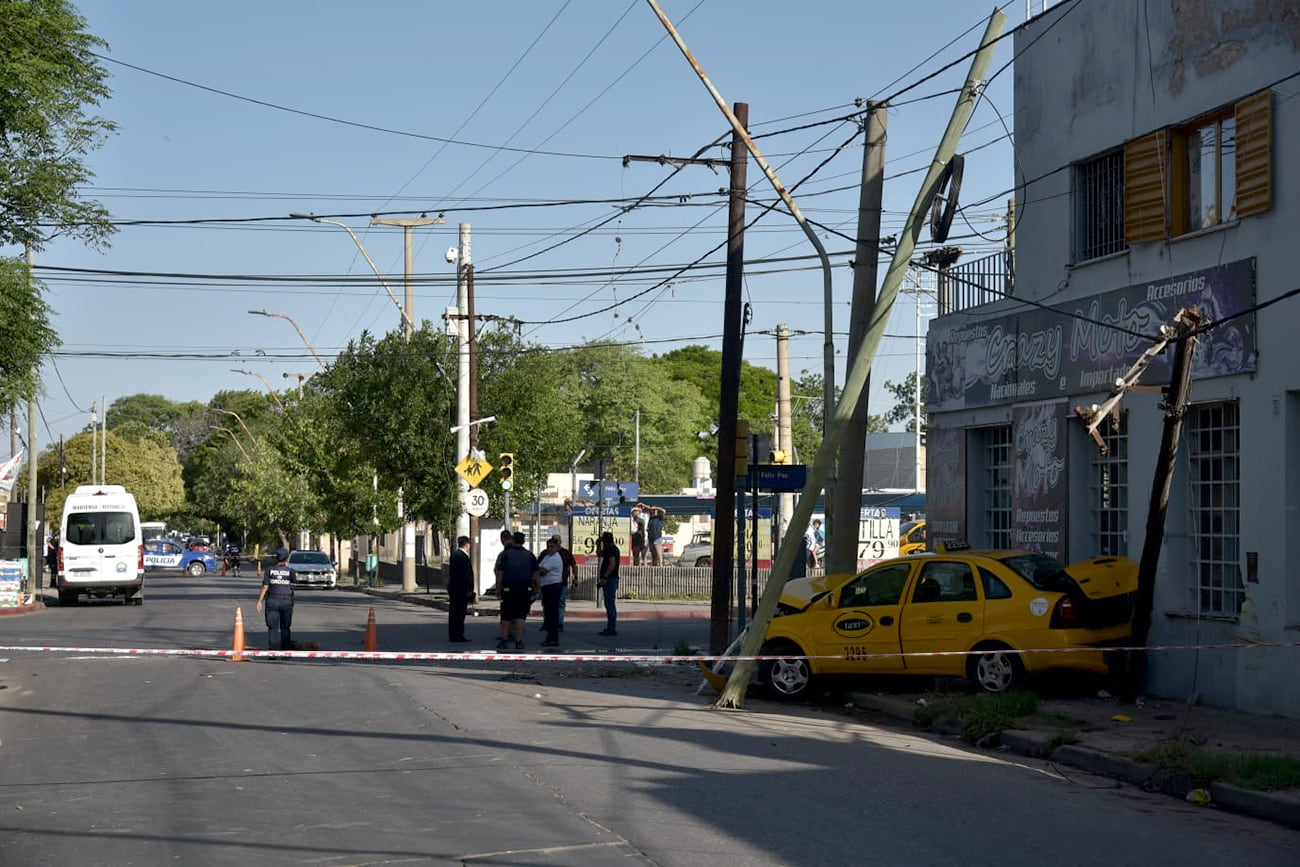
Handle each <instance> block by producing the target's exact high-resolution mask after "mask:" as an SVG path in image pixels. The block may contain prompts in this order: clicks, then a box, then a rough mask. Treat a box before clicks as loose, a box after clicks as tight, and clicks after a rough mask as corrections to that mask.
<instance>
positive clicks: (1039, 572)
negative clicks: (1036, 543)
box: [1002, 554, 1074, 593]
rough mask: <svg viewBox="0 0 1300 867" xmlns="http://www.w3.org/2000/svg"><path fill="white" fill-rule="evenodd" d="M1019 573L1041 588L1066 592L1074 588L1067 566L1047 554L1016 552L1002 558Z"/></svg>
mask: <svg viewBox="0 0 1300 867" xmlns="http://www.w3.org/2000/svg"><path fill="white" fill-rule="evenodd" d="M1002 562H1003V563H1005V564H1007V565H1008V566H1010V567H1011V568H1012V569H1013V570H1014V571H1015V573H1016V574H1017V575H1019V576H1020V577H1021V578H1024V579H1025V580H1026V581H1028V582H1029V583H1030V584H1032V585H1034V586H1035V587H1037V588H1038V589H1039V590H1046V591H1048V592H1054V593H1065V592H1067V591H1069V590H1072V589H1074V582H1073V581H1072V580H1070V576H1069V575H1066V574H1065V567H1064V566H1062V565H1061V563H1060V561H1058V560H1057V559H1056V558H1054V557H1049V556H1047V555H1046V554H1015V555H1012V556H1010V557H1004V558H1002Z"/></svg>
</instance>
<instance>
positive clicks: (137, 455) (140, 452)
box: [37, 427, 185, 525]
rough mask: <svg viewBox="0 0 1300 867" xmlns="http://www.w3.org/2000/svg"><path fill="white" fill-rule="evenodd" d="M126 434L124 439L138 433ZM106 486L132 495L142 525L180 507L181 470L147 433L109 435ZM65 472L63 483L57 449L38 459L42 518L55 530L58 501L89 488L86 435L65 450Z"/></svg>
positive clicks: (169, 452)
mask: <svg viewBox="0 0 1300 867" xmlns="http://www.w3.org/2000/svg"><path fill="white" fill-rule="evenodd" d="M140 430H141V429H140V428H138V427H137V428H134V429H131V428H129V429H128V431H127V433H128V434H131V433H136V432H140ZM106 451H107V462H108V471H107V473H105V478H106V479H107V481H108V484H110V485H122V486H123V487H125V488H126V489H127V490H128V491H130V492H131V493H132V494H134V495H135V499H136V504H137V505H138V506H139V508H140V517H141V519H142V520H145V521H149V520H156V519H159V518H166V517H168V516H170V515H172V514H173V513H175V512H176V511H178V510H179V509H181V508H182V507H183V505H184V502H185V486H184V483H183V482H182V480H181V465H180V462H179V461H177V460H176V452H175V451H173V450H172V447H171V445H169V444H168V443H166V442H160V441H159V440H158V439H157V438H156V437H153V436H150V435H148V434H147V433H145V435H143V436H141V437H140V438H139V439H132V438H130V437H129V436H119V435H118V434H117V432H115V431H111V430H110V431H109V432H108V440H107V444H106ZM64 457H65V461H66V466H67V477H66V481H65V482H63V483H62V484H61V483H60V479H59V469H60V465H59V447H58V445H57V444H55V445H54V446H53V447H52V448H49V449H46V450H45V452H43V453H42V454H41V457H40V460H39V462H38V464H37V477H38V481H39V484H40V485H41V486H42V487H43V488H44V489H45V490H46V495H45V496H46V500H45V502H46V514H47V520H49V522H50V524H51V525H56V524H57V523H59V521H60V520H61V517H62V514H63V501H64V500H65V499H66V498H67V495H68V494H69V493H71V492H72V491H73V490H74V489H75V488H76V487H77V486H78V485H89V484H91V467H92V463H93V461H92V454H91V435H90V434H78V435H77V436H75V437H73V438H72V439H70V440H68V441H67V442H66V443H65V444H64Z"/></svg>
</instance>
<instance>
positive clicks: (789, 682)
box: [758, 641, 813, 701]
mask: <svg viewBox="0 0 1300 867" xmlns="http://www.w3.org/2000/svg"><path fill="white" fill-rule="evenodd" d="M762 654H763V656H773V657H781V655H782V654H791V656H788V657H782V658H779V659H764V660H763V661H762V662H761V663H759V666H758V676H759V680H761V681H762V683H763V686H764V688H765V689H767V692H768V694H769V695H771V696H772V697H773V698H776V699H779V700H781V701H799V700H800V699H804V698H807V697H808V691H809V689H810V688H811V687H812V679H813V676H812V669H811V667H809V665H808V660H807V659H805V658H803V656H802V654H803V651H802V650H800V649H799V647H798V646H797V645H795V644H794V643H793V642H789V641H776V642H773V643H771V644H768V645H766V646H764V647H763V650H762Z"/></svg>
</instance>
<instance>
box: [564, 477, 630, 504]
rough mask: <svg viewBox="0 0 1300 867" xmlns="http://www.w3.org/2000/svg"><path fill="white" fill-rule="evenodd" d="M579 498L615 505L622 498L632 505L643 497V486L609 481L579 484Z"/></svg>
mask: <svg viewBox="0 0 1300 867" xmlns="http://www.w3.org/2000/svg"><path fill="white" fill-rule="evenodd" d="M578 496H579V497H581V498H582V499H584V500H600V499H604V500H606V501H610V500H612V501H614V502H615V503H617V502H618V498H619V497H622V498H623V499H625V500H627V501H628V502H629V503H631V502H633V501H635V500H636V499H637V498H638V497H640V496H641V486H640V485H638V484H637V483H636V482H613V481H610V480H609V479H606V480H605V481H603V482H600V481H591V482H579V483H578Z"/></svg>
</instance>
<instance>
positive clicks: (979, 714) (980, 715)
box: [912, 689, 1039, 744]
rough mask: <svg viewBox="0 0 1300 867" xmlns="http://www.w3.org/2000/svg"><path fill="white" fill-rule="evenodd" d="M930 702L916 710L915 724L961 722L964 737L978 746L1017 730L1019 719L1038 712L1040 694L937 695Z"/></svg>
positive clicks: (1020, 692)
mask: <svg viewBox="0 0 1300 867" xmlns="http://www.w3.org/2000/svg"><path fill="white" fill-rule="evenodd" d="M926 702H927V703H926V704H925V705H923V706H921V707H918V708H917V709H916V712H915V713H914V714H913V716H912V720H913V722H915V723H916V724H917V725H919V726H929V725H931V724H933V723H935V722H937V721H938V720H944V719H955V720H958V721H959V722H960V723H961V726H962V736H963V737H965V738H966V740H968V741H970V742H971V743H975V744H977V743H979V742H981V741H983V740H984V739H986V738H989V737H992V736H994V735H997V734H999V733H1001V732H1002V731H1004V730H1006V729H1009V728H1015V725H1016V721H1017V720H1019V719H1021V718H1022V717H1027V716H1032V715H1033V714H1035V713H1037V712H1038V704H1039V702H1038V695H1037V694H1036V693H1033V692H1029V691H1028V690H1023V689H1013V690H1011V691H1009V692H1005V693H1003V694H1001V695H957V694H951V693H937V694H930V695H927V696H926Z"/></svg>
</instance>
